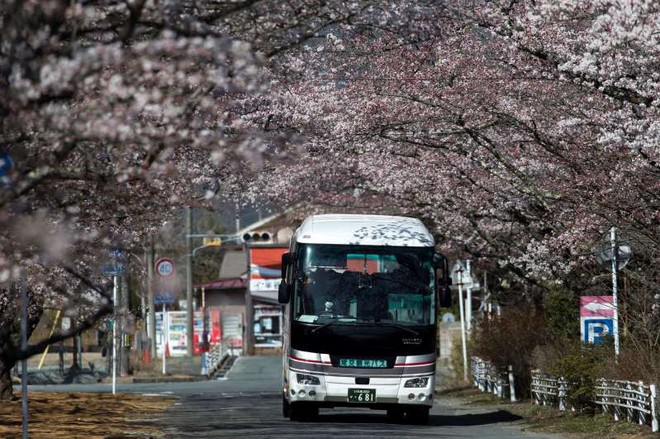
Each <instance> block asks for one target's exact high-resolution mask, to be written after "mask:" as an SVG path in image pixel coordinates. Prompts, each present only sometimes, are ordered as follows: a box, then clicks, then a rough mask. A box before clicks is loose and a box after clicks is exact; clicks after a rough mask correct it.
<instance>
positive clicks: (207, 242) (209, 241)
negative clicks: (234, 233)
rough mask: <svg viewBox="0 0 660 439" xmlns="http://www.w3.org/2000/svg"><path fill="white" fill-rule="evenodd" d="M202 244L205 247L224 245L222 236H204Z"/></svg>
mask: <svg viewBox="0 0 660 439" xmlns="http://www.w3.org/2000/svg"><path fill="white" fill-rule="evenodd" d="M202 244H204V246H205V247H220V246H221V245H222V238H204V239H203V240H202Z"/></svg>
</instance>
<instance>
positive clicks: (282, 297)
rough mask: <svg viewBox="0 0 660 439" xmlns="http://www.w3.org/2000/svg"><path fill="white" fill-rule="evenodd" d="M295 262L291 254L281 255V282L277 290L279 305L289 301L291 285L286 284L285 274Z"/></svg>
mask: <svg viewBox="0 0 660 439" xmlns="http://www.w3.org/2000/svg"><path fill="white" fill-rule="evenodd" d="M294 260H295V257H294V254H293V253H284V254H283V255H282V282H280V287H279V289H278V290H277V301H278V302H280V303H289V300H290V299H291V285H289V283H288V282H287V272H288V271H289V269H290V268H291V267H293V261H294Z"/></svg>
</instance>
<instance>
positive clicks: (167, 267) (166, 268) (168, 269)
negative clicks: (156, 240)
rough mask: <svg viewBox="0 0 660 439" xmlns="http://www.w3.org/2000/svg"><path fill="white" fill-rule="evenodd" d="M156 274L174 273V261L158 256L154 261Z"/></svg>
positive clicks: (165, 275)
mask: <svg viewBox="0 0 660 439" xmlns="http://www.w3.org/2000/svg"><path fill="white" fill-rule="evenodd" d="M156 274H158V275H159V276H162V277H168V276H171V275H172V274H174V261H172V260H171V259H170V258H160V259H159V260H158V261H156Z"/></svg>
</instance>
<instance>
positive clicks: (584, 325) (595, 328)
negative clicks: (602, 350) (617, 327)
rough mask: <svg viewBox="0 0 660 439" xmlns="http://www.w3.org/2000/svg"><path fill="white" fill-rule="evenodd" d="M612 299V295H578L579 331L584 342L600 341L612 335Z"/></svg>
mask: <svg viewBox="0 0 660 439" xmlns="http://www.w3.org/2000/svg"><path fill="white" fill-rule="evenodd" d="M613 317H614V299H613V297H612V296H582V297H580V333H581V336H582V341H583V342H585V343H602V342H603V339H604V338H605V337H606V336H614V319H613Z"/></svg>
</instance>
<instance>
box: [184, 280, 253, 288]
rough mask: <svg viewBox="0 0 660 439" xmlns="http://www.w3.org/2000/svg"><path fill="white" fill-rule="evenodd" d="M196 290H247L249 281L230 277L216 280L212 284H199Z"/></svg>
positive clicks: (195, 285) (196, 285)
mask: <svg viewBox="0 0 660 439" xmlns="http://www.w3.org/2000/svg"><path fill="white" fill-rule="evenodd" d="M193 286H194V287H195V288H204V289H205V290H236V289H240V288H247V279H243V278H241V277H230V278H227V279H216V280H212V281H211V282H204V283H197V284H194V285H193Z"/></svg>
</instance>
